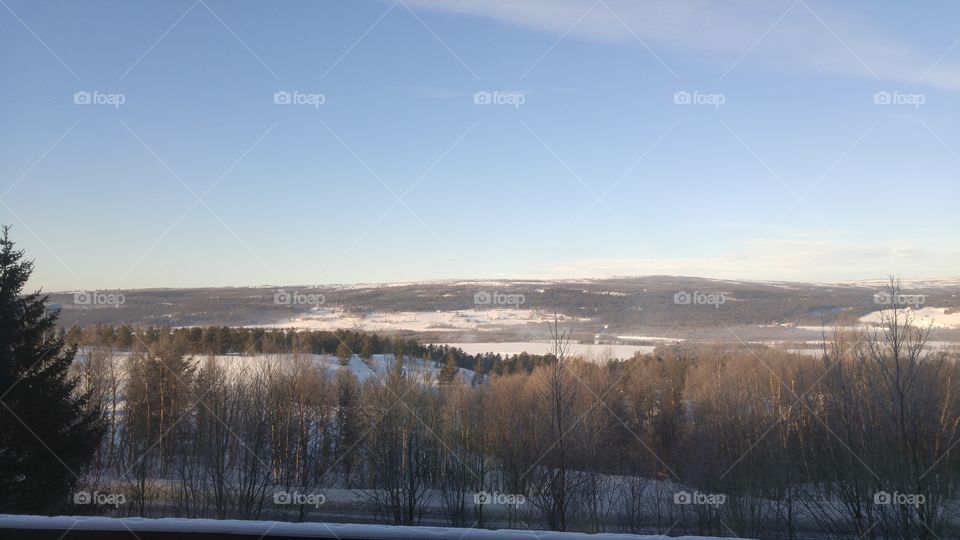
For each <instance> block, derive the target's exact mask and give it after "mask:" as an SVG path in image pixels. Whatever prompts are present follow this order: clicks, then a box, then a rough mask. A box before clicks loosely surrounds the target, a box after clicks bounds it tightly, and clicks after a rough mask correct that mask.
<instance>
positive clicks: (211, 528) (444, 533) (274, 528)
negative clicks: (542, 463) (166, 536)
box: [0, 514, 711, 540]
mask: <svg viewBox="0 0 960 540" xmlns="http://www.w3.org/2000/svg"><path fill="white" fill-rule="evenodd" d="M4 529H27V530H30V529H55V530H63V531H67V530H70V531H128V532H133V533H134V534H136V533H138V532H169V533H181V534H198V533H206V534H233V535H249V536H250V537H251V538H254V537H260V538H270V537H271V536H288V537H289V536H292V537H303V538H337V539H342V538H350V539H358V538H364V539H373V540H379V539H383V540H394V539H396V540H399V539H410V538H430V539H435V540H441V539H447V538H450V539H457V540H493V539H506V540H653V539H667V538H673V539H674V540H682V539H687V540H695V539H705V538H711V537H706V536H680V537H667V536H661V535H656V536H647V535H644V536H641V535H634V534H584V533H569V532H552V531H531V530H510V529H499V530H486V529H467V528H454V527H401V526H393V525H357V524H342V523H285V522H279V521H242V520H216V519H181V518H161V519H147V518H106V517H89V516H54V517H48V516H20V515H9V514H0V531H3V530H4ZM267 535H269V536H267Z"/></svg>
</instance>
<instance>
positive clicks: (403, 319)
mask: <svg viewBox="0 0 960 540" xmlns="http://www.w3.org/2000/svg"><path fill="white" fill-rule="evenodd" d="M561 319H562V320H565V319H566V318H564V317H561ZM552 320H553V314H552V313H546V312H541V311H539V310H532V309H519V308H493V309H462V310H456V311H397V312H374V313H366V314H363V315H357V314H352V313H348V312H346V311H344V310H342V309H339V308H319V309H317V310H316V311H312V312H310V313H308V314H304V315H298V316H296V317H291V318H289V319H286V320H282V321H277V322H276V323H273V324H269V325H266V327H267V328H295V329H301V330H338V329H352V330H358V331H365V332H394V331H398V330H408V331H414V332H425V331H430V330H481V331H482V330H485V329H498V328H512V327H520V326H525V325H528V324H534V325H536V324H543V323H547V322H550V321H552ZM258 326H264V325H258Z"/></svg>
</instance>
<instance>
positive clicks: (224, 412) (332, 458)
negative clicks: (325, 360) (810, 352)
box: [67, 307, 960, 538]
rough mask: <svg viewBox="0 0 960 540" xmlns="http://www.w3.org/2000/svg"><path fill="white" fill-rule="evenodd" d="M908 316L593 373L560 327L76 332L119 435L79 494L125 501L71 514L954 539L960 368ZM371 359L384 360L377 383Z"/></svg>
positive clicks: (85, 368) (85, 389) (79, 373)
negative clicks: (540, 341)
mask: <svg viewBox="0 0 960 540" xmlns="http://www.w3.org/2000/svg"><path fill="white" fill-rule="evenodd" d="M909 317H910V316H909V312H908V311H907V310H904V309H899V308H896V307H894V308H891V309H889V310H886V311H885V316H884V319H883V323H882V324H881V325H880V326H878V327H876V328H872V329H868V330H864V331H861V332H851V331H845V332H842V331H837V332H836V333H834V334H833V335H832V336H830V337H829V339H825V340H824V343H823V345H822V347H823V349H822V355H821V357H820V358H810V357H801V356H798V355H796V354H791V353H787V352H785V351H782V350H777V349H775V348H768V347H731V346H720V345H717V346H702V347H693V348H691V347H686V348H677V347H662V348H660V349H658V350H657V351H656V352H654V353H652V354H643V355H639V354H638V355H637V356H635V357H634V358H631V359H629V360H626V361H614V360H609V361H606V362H596V361H593V362H587V361H584V360H582V359H579V358H576V357H574V356H572V355H570V354H568V353H567V351H566V347H567V345H568V344H569V342H568V341H567V337H568V336H567V334H566V332H565V330H564V329H562V328H561V327H560V325H559V324H556V325H555V326H554V327H553V334H554V337H555V339H554V344H553V347H554V348H553V351H552V354H550V355H547V356H544V357H537V358H534V359H532V360H529V361H528V363H527V366H523V365H522V364H506V363H503V361H502V359H501V360H500V362H501V363H500V364H499V367H500V369H499V370H496V369H495V370H489V369H487V368H488V367H494V368H496V367H497V366H496V365H491V366H485V365H484V364H483V358H482V357H481V358H480V360H481V362H480V363H479V364H478V363H477V359H476V358H463V357H461V356H459V355H458V351H456V350H446V349H443V348H437V347H430V346H427V347H424V346H421V345H418V344H416V343H415V342H411V341H408V340H403V339H389V338H382V337H377V336H372V335H363V334H355V333H350V332H337V333H294V332H283V331H267V332H261V331H254V330H242V329H240V330H238V329H224V328H192V329H185V330H169V329H158V328H150V329H130V328H121V329H117V328H112V327H92V328H88V329H86V330H85V331H75V332H73V333H72V335H68V336H67V339H68V340H75V343H76V346H78V347H79V350H80V351H81V353H80V354H78V356H77V360H76V361H75V363H74V365H73V368H72V372H73V374H74V375H75V376H76V377H77V380H78V381H79V384H78V386H77V388H76V391H77V392H80V393H82V394H84V395H86V396H89V400H88V401H87V406H88V407H89V408H90V410H91V411H99V412H98V414H101V415H102V417H103V418H104V420H105V425H106V428H105V436H104V437H103V439H102V444H101V445H100V447H99V449H98V451H97V452H96V455H95V457H94V459H93V461H92V463H91V464H90V466H89V468H88V470H87V471H86V473H85V474H84V478H83V480H84V484H85V485H83V486H80V487H82V488H83V489H84V490H85V492H89V493H112V494H122V495H123V497H122V498H123V501H124V504H122V505H113V506H110V505H88V506H80V507H76V508H73V509H72V511H75V512H76V511H81V512H82V511H91V512H101V513H108V514H111V515H113V514H116V515H139V516H161V515H162V516H184V517H215V518H248V519H253V518H271V519H272V518H281V519H288V520H289V519H293V520H324V519H326V520H331V519H336V518H338V517H339V519H346V518H349V519H353V520H355V521H357V520H368V521H375V522H384V523H391V524H423V523H426V524H449V525H454V526H464V527H511V528H518V527H521V528H522V527H523V526H529V527H532V528H547V529H552V530H573V531H587V532H599V531H624V532H658V533H670V534H679V533H683V532H686V533H696V534H713V535H738V536H748V537H759V538H797V537H802V536H803V535H804V534H807V533H811V532H818V533H819V534H825V535H829V536H834V537H838V538H839V537H853V538H857V537H861V538H937V537H940V538H944V537H949V536H951V535H954V534H956V533H957V529H956V526H957V516H956V513H955V511H956V508H955V498H956V481H957V479H958V472H957V471H958V467H957V466H958V461H957V457H956V455H955V454H953V453H951V450H953V448H954V445H955V444H956V443H957V442H958V441H960V439H958V422H960V402H958V393H957V390H958V378H957V377H958V375H960V373H958V367H957V366H958V364H957V359H958V358H957V355H956V353H955V352H951V351H945V350H931V349H930V348H929V347H926V346H925V345H926V343H925V342H926V337H927V334H928V332H927V331H925V330H924V329H922V328H917V327H915V326H914V325H911V324H910V323H911V321H910V320H909ZM223 355H228V356H223ZM231 355H232V356H231ZM324 355H329V356H335V357H337V358H339V359H340V360H341V362H339V365H340V366H343V367H334V368H332V369H331V368H328V367H323V365H319V364H318V363H317V362H316V359H317V358H318V356H319V357H323V356H324ZM244 357H255V358H258V359H259V361H258V362H254V363H249V362H240V361H239V360H240V359H241V358H244ZM355 357H357V358H361V359H371V358H372V359H376V358H379V359H381V360H382V361H383V363H382V364H381V369H380V370H379V371H378V372H377V375H376V376H375V377H370V378H367V379H366V380H364V381H360V380H358V378H357V376H356V375H355V374H354V373H353V372H352V371H351V370H350V369H348V368H346V367H345V366H346V364H347V361H348V360H349V359H351V358H355ZM417 357H422V361H420V362H419V365H423V364H424V363H430V364H435V365H436V366H437V367H438V368H439V369H438V370H435V371H433V372H425V371H423V370H419V369H414V367H413V366H414V365H417V363H416V362H415V361H414V360H415V359H416V358H417ZM396 358H401V359H403V360H402V361H400V362H396V361H393V360H394V359H396ZM231 359H233V360H234V361H231ZM367 361H370V362H371V363H372V361H371V360H367ZM459 364H472V365H470V366H469V367H471V368H475V369H476V370H477V373H476V374H475V376H474V377H473V378H472V380H471V381H470V382H469V383H465V382H462V381H461V380H458V379H456V378H454V377H452V376H451V370H453V369H455V368H456V367H460V365H459ZM505 365H510V366H513V367H511V368H510V369H504V366H505ZM431 373H433V375H431ZM434 375H435V376H434Z"/></svg>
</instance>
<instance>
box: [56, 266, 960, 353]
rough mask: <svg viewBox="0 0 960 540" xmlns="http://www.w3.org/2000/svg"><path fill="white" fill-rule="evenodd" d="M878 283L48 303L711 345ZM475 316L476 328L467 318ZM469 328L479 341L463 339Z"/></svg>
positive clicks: (201, 292)
mask: <svg viewBox="0 0 960 540" xmlns="http://www.w3.org/2000/svg"><path fill="white" fill-rule="evenodd" d="M883 286H884V283H883V282H882V281H870V282H853V283H832V284H812V283H790V282H751V281H730V280H716V279H706V278H693V277H675V276H647V277H635V278H612V279H579V280H564V281H538V280H500V281H480V280H473V281H432V282H415V283H402V284H364V285H332V286H284V287H236V288H197V289H142V290H124V291H82V292H80V293H76V294H75V293H74V292H64V293H53V294H51V299H50V301H51V303H57V304H61V305H62V312H61V323H62V324H63V325H65V326H72V325H74V324H81V325H88V324H99V323H107V324H121V323H122V324H132V325H162V326H167V325H169V326H206V325H226V326H261V325H263V326H267V325H271V326H276V325H280V326H298V325H306V326H309V325H310V324H314V323H315V322H316V324H321V323H322V324H326V325H327V326H330V325H337V324H340V323H342V324H343V325H344V326H351V325H353V326H356V325H365V324H368V323H373V322H377V321H378V320H380V321H385V322H384V324H383V325H381V326H382V327H383V328H386V329H391V328H396V331H397V332H403V333H406V334H412V335H417V336H420V337H424V338H427V339H459V340H465V341H471V340H476V339H491V338H492V339H496V340H507V339H537V338H542V337H543V334H544V332H545V329H546V326H545V324H544V321H546V320H549V319H551V318H552V316H553V314H554V313H557V314H559V315H560V316H562V317H563V319H564V324H565V325H567V326H570V327H573V328H574V329H575V331H576V332H577V334H576V336H575V337H576V338H577V339H580V340H589V339H595V338H596V339H605V338H609V339H616V336H645V335H646V336H651V335H653V336H655V335H659V334H657V333H656V332H658V331H659V332H666V331H668V330H669V332H670V334H671V335H677V336H684V335H686V336H692V335H696V336H702V337H704V338H706V339H716V338H717V337H718V336H723V335H724V334H726V333H727V332H726V330H727V329H729V328H738V329H739V330H738V332H737V333H738V335H741V336H749V334H744V333H743V332H742V331H740V330H743V329H744V328H752V329H756V331H758V332H759V331H761V330H762V332H763V333H764V335H765V336H766V337H765V338H763V339H801V338H803V336H804V334H802V332H806V334H805V335H806V336H807V337H809V336H810V335H812V334H816V333H818V332H819V328H820V327H821V326H825V327H832V326H835V325H851V324H855V323H856V322H857V321H858V320H859V319H860V318H861V317H864V316H866V315H868V314H870V313H871V312H874V311H876V310H878V309H880V308H881V307H882V306H881V305H878V304H877V303H876V302H875V295H876V294H877V293H880V292H881V291H882V290H883ZM904 291H905V292H907V293H909V294H912V295H917V296H918V297H920V298H922V299H923V305H924V306H925V307H927V308H938V309H945V310H947V312H948V313H949V312H952V311H956V310H960V280H944V281H924V282H917V283H915V284H914V283H906V284H904ZM111 295H113V296H111ZM111 299H112V300H113V302H112V303H111V301H110V300H111ZM400 312H406V313H408V315H406V316H405V319H404V318H403V317H393V319H391V317H392V315H390V314H396V313H400ZM437 312H441V313H449V314H450V316H448V317H434V318H437V321H436V322H433V323H430V324H427V322H426V320H427V317H428V316H427V315H426V314H428V313H437ZM460 312H463V313H460ZM375 314H380V315H379V316H374V315H375ZM383 314H387V315H383ZM418 314H420V315H418ZM377 317H379V319H378V318H377ZM418 317H419V319H418ZM394 319H398V320H394ZM487 319H489V320H487ZM512 319H517V320H512ZM477 320H482V321H481V322H483V324H479V323H477V324H472V323H471V321H474V322H475V321H477ZM298 321H299V322H298ZM318 321H319V322H318ZM405 321H407V322H409V321H417V324H412V323H410V324H404V322H405ZM381 329H382V328H381ZM477 332H480V333H485V335H484V336H482V337H478V336H476V335H473V334H476V333H477ZM939 332H940V334H941V337H942V338H944V339H948V340H953V341H960V329H950V328H945V329H940V330H939ZM597 336H599V338H597ZM728 337H729V336H728Z"/></svg>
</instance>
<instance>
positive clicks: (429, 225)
mask: <svg viewBox="0 0 960 540" xmlns="http://www.w3.org/2000/svg"><path fill="white" fill-rule="evenodd" d="M957 20H960V5H958V4H956V3H955V2H948V1H931V2H925V3H923V5H922V8H920V7H918V5H910V4H908V3H896V4H895V3H893V2H884V3H877V2H866V1H862V2H844V3H842V5H841V4H837V3H835V2H822V1H816V0H802V1H801V0H796V1H779V0H763V1H759V0H756V1H754V0H745V1H742V2H731V3H727V2H706V1H699V0H671V1H666V0H664V1H648V2H633V1H619V0H603V1H600V0H523V1H521V2H517V1H515V0H510V1H508V0H404V1H402V2H401V1H359V0H329V1H321V2H272V3H265V2H246V1H229V2H228V1H224V0H203V1H202V2H201V1H196V2H194V1H192V0H186V1H169V2H139V1H113V2H111V1H103V2H67V1H43V2H41V1H21V0H2V1H0V70H2V73H3V75H2V79H0V117H2V118H3V122H2V123H0V145H2V147H3V149H4V151H3V154H2V156H3V157H2V160H0V222H2V223H7V224H11V225H13V235H14V238H15V240H16V241H17V242H18V244H19V245H20V246H21V247H22V248H25V249H26V250H27V251H28V253H29V255H30V256H31V257H32V258H34V259H35V260H36V263H37V268H36V272H35V274H34V277H33V280H32V283H31V285H32V286H34V287H43V288H44V289H46V290H69V289H80V288H99V289H110V288H131V287H165V286H212V285H257V284H312V283H347V282H374V281H403V280H416V279H439V278H497V277H516V278H520V277H553V278H557V277H600V276H613V275H620V276H622V275H645V274H675V275H697V276H706V277H719V278H733V279H768V280H800V281H834V280H854V279H866V278H878V277H884V276H886V275H888V274H891V273H895V274H899V275H902V276H903V277H905V278H925V277H955V276H958V275H960V247H958V244H957V237H958V231H960V212H957V205H958V201H960V123H958V122H957V115H958V111H960V108H958V104H960V97H958V89H960V44H958V40H960V30H957V27H956V24H955V21H957ZM78 92H87V93H89V97H90V101H92V102H93V103H84V99H85V98H84V97H83V94H80V95H79V96H80V97H76V96H75V94H76V93H78ZM277 92H287V93H289V95H290V96H291V100H299V101H300V102H301V103H283V101H284V97H283V96H284V94H280V97H277V98H276V99H277V100H279V101H280V103H275V94H276V93H277ZM478 93H480V94H478ZM488 97H489V101H493V103H484V101H485V100H487V98H488ZM75 101H79V103H76V102H75ZM478 101H479V103H477V102H478ZM688 101H689V103H688ZM118 102H122V103H119V104H118ZM320 102H322V103H320Z"/></svg>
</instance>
